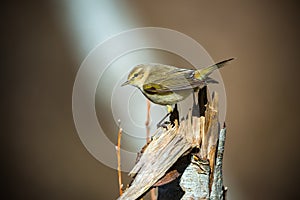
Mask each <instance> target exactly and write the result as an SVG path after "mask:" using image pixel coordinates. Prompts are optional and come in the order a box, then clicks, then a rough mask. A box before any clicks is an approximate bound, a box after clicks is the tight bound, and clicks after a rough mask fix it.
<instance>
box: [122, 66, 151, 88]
mask: <svg viewBox="0 0 300 200" xmlns="http://www.w3.org/2000/svg"><path fill="white" fill-rule="evenodd" d="M148 74H149V69H148V67H147V66H145V65H142V64H141V65H137V66H136V67H134V68H133V69H132V70H131V71H130V73H129V74H128V77H127V81H125V82H124V83H123V84H122V85H121V86H125V85H133V86H136V87H139V88H142V86H143V84H144V83H145V80H146V78H147V77H148Z"/></svg>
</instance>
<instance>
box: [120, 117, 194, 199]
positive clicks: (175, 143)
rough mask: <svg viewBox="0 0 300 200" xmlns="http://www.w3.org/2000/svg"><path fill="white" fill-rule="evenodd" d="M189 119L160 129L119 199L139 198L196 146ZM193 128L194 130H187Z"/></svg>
mask: <svg viewBox="0 0 300 200" xmlns="http://www.w3.org/2000/svg"><path fill="white" fill-rule="evenodd" d="M188 120H191V119H187V120H184V121H182V123H181V125H180V126H179V127H178V125H175V127H172V126H171V125H169V126H168V130H165V129H161V128H160V129H158V131H157V132H156V134H155V135H154V136H153V140H152V141H151V143H150V144H149V145H148V146H147V148H146V149H145V151H144V153H143V155H142V156H141V158H140V160H139V162H138V163H137V164H136V165H135V166H134V168H133V169H132V171H131V172H130V175H131V176H133V177H135V178H134V181H133V182H132V184H131V186H130V187H129V188H128V189H127V190H126V191H125V192H124V193H123V195H122V196H121V197H119V200H125V199H126V200H128V199H137V198H138V197H140V196H141V195H142V194H144V193H145V192H146V191H147V190H148V189H149V188H150V187H152V186H153V185H154V184H155V183H156V182H157V181H158V180H159V179H160V178H162V177H163V176H164V175H165V173H166V172H167V170H168V169H169V168H170V167H171V166H172V165H173V164H174V163H175V162H176V161H177V160H178V158H179V157H181V156H182V155H183V154H184V153H186V152H187V151H188V150H190V149H192V148H193V147H195V146H196V145H197V144H196V143H194V140H195V139H194V137H193V135H194V130H193V129H192V124H191V123H187V121H188ZM187 130H192V131H187Z"/></svg>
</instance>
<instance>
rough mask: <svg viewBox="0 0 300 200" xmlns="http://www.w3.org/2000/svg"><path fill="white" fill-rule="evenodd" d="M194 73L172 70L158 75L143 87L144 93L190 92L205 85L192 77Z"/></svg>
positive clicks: (178, 69) (184, 70) (185, 70)
mask: <svg viewBox="0 0 300 200" xmlns="http://www.w3.org/2000/svg"><path fill="white" fill-rule="evenodd" d="M194 75H195V71H194V70H191V69H180V68H172V69H171V70H169V71H167V72H164V73H163V74H159V75H158V76H157V77H160V78H156V79H154V78H153V80H151V82H149V83H145V84H144V85H143V89H144V91H146V92H148V93H152V94H167V93H169V92H176V91H182V90H191V89H194V88H197V87H200V86H201V85H203V84H205V83H204V81H200V80H199V79H196V78H195V77H194Z"/></svg>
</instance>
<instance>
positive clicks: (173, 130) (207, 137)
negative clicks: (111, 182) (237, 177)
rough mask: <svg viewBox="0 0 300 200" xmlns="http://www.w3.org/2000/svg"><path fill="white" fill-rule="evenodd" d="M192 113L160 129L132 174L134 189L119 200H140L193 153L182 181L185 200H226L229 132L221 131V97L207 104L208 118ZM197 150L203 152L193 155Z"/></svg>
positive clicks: (183, 198) (214, 97) (215, 95)
mask: <svg viewBox="0 0 300 200" xmlns="http://www.w3.org/2000/svg"><path fill="white" fill-rule="evenodd" d="M191 113H192V112H191V111H190V112H189V114H188V116H187V118H186V119H184V120H182V121H181V122H180V126H178V123H176V124H175V126H174V127H171V126H169V127H168V129H167V130H166V129H162V128H160V129H158V130H157V132H156V133H155V134H154V136H153V139H152V141H151V142H150V144H149V145H148V146H147V148H146V149H145V151H144V152H143V154H142V156H141V158H140V160H139V161H138V163H137V164H136V165H135V166H134V168H133V169H132V171H131V172H130V176H132V177H134V180H133V182H132V183H131V186H130V187H129V188H128V189H127V190H126V191H125V192H124V193H123V194H122V195H121V196H120V197H119V198H118V200H134V199H138V198H139V197H141V196H142V195H143V194H144V193H145V192H147V191H148V190H149V189H150V188H151V187H153V186H157V185H159V184H160V182H161V180H163V179H164V176H165V175H166V172H167V171H168V170H169V169H170V167H171V166H172V165H173V164H174V163H175V162H176V161H177V160H178V158H180V157H181V156H183V155H187V154H188V153H191V154H192V155H191V163H190V164H189V166H188V167H187V168H186V169H185V171H184V172H183V174H182V176H181V179H180V186H181V188H182V189H183V191H185V194H184V196H183V197H182V198H181V199H182V200H188V199H224V191H223V188H224V187H223V179H222V158H223V152H224V143H225V133H226V129H225V128H224V129H222V130H221V131H220V127H219V122H218V95H217V94H216V93H214V94H213V97H212V101H211V102H208V104H207V105H206V111H205V117H204V116H202V117H195V116H192V114H191ZM219 133H220V134H219ZM219 135H220V137H222V138H221V139H219ZM195 148H198V149H199V151H198V153H192V152H191V150H192V149H195ZM193 152H194V151H193ZM167 176H170V174H168V175H167ZM174 176H175V175H174ZM176 176H179V175H178V174H176ZM175 178H176V177H175Z"/></svg>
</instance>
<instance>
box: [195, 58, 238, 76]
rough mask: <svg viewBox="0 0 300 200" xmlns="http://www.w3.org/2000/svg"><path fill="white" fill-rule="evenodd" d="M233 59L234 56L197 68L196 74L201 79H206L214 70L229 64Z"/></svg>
mask: <svg viewBox="0 0 300 200" xmlns="http://www.w3.org/2000/svg"><path fill="white" fill-rule="evenodd" d="M233 59H234V58H229V59H227V60H223V61H221V62H218V63H216V64H214V65H211V66H209V67H206V68H204V69H200V70H197V71H196V74H195V78H197V79H199V80H205V79H206V78H207V77H208V76H209V75H210V74H211V73H212V72H213V71H215V70H216V69H220V68H221V67H223V66H224V65H225V64H227V63H228V62H229V61H231V60H233Z"/></svg>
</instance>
